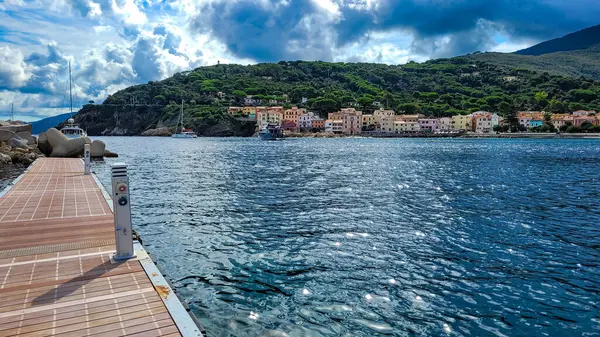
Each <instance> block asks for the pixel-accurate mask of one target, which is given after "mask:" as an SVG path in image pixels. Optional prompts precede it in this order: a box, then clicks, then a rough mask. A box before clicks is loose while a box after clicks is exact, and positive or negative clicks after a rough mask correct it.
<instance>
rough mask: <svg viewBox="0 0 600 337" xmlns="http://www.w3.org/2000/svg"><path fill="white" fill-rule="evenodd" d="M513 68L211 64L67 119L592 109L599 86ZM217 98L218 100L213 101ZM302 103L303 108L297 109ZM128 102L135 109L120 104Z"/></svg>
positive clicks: (126, 129)
mask: <svg viewBox="0 0 600 337" xmlns="http://www.w3.org/2000/svg"><path fill="white" fill-rule="evenodd" d="M515 68H516V67H512V66H511V67H505V66H501V65H497V64H492V63H487V62H481V61H477V60H473V58H472V57H462V58H454V59H439V60H433V61H429V62H425V63H421V64H419V63H408V64H406V65H401V66H390V65H384V64H369V63H327V62H304V61H293V62H279V63H277V64H273V63H263V64H256V65H249V66H241V65H217V66H209V67H200V68H197V69H195V70H193V71H189V72H184V73H179V74H176V75H175V76H173V77H171V78H168V79H165V80H163V81H157V82H150V83H148V84H144V85H136V86H132V87H129V88H127V89H124V90H121V91H119V92H117V93H115V94H114V95H112V96H110V97H108V98H107V99H106V101H105V102H104V103H103V104H102V105H89V106H86V107H84V109H82V110H81V111H80V112H79V113H78V115H77V117H76V119H77V121H78V122H79V123H81V124H82V125H83V126H84V128H87V129H88V131H90V130H91V131H90V134H94V133H104V134H107V133H108V134H119V133H120V134H139V133H141V132H143V131H144V130H145V129H147V128H154V127H160V126H168V125H175V120H176V118H177V112H178V105H177V104H178V103H179V102H181V100H182V99H183V100H185V101H186V102H187V104H186V106H185V113H184V115H185V121H186V124H187V125H188V126H191V127H193V128H194V129H195V131H196V132H199V133H201V134H205V133H203V132H204V131H205V129H206V128H207V127H214V126H215V125H217V126H218V125H220V124H222V123H228V125H229V128H230V129H235V128H237V126H236V125H235V123H236V121H234V120H231V119H230V116H227V115H226V114H225V113H224V112H225V111H226V107H227V106H229V105H240V104H242V101H243V98H244V97H245V96H246V95H252V96H254V97H256V98H260V99H264V100H265V102H267V101H268V100H269V99H275V100H280V101H282V100H286V98H284V96H287V97H288V98H287V100H288V102H287V103H286V105H291V104H294V105H298V106H301V107H306V108H309V109H312V110H314V111H316V112H318V113H319V114H321V115H323V116H324V115H326V114H327V113H328V112H331V111H336V110H338V109H340V108H341V107H344V106H348V105H351V104H359V106H360V108H361V109H362V110H363V111H366V112H368V111H372V110H373V109H375V108H377V106H376V103H375V102H380V103H381V105H383V106H384V107H387V108H392V109H395V110H396V112H397V113H400V112H406V113H414V112H422V113H424V114H426V115H430V116H449V115H453V114H467V113H469V112H472V111H477V110H488V111H498V112H501V113H503V114H508V113H509V112H511V111H516V110H529V109H533V110H541V109H546V110H550V111H556V112H563V111H571V110H577V109H600V99H599V98H600V83H596V82H594V81H591V80H584V79H575V78H568V77H562V76H555V75H550V74H548V73H537V72H532V71H529V70H524V69H515ZM218 92H222V93H224V94H225V96H224V97H222V98H219V97H218V95H217V93H218ZM303 97H304V98H307V99H308V101H307V102H306V103H305V104H300V102H301V101H302V98H303ZM131 102H139V103H142V104H139V103H138V105H136V106H132V105H128V104H130V103H131ZM118 116H120V117H118ZM117 118H119V120H120V121H119V122H118V123H119V124H117ZM115 128H117V129H118V130H116V129H115ZM217 128H218V127H217ZM107 130H108V132H107ZM111 130H113V131H111ZM114 130H116V131H117V132H115V131H114ZM231 134H236V133H235V132H231Z"/></svg>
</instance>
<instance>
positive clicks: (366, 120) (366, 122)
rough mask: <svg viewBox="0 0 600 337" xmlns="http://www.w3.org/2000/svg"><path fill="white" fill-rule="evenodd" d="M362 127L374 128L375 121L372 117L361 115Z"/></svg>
mask: <svg viewBox="0 0 600 337" xmlns="http://www.w3.org/2000/svg"><path fill="white" fill-rule="evenodd" d="M361 120H362V127H363V128H366V129H368V128H369V127H371V126H373V127H374V126H376V124H377V121H376V119H375V116H374V115H362V117H361Z"/></svg>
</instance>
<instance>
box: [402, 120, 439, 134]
mask: <svg viewBox="0 0 600 337" xmlns="http://www.w3.org/2000/svg"><path fill="white" fill-rule="evenodd" d="M409 123H414V122H409ZM418 123H419V127H420V128H421V131H423V132H436V131H438V129H439V126H438V119H437V118H419V119H418Z"/></svg>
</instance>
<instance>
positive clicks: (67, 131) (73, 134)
mask: <svg viewBox="0 0 600 337" xmlns="http://www.w3.org/2000/svg"><path fill="white" fill-rule="evenodd" d="M60 132H62V134H63V135H65V136H67V138H71V139H72V138H79V137H87V133H86V132H85V131H83V129H82V128H80V127H79V126H77V124H75V120H74V119H73V118H69V119H68V120H67V125H66V126H64V127H63V128H62V129H61V130H60Z"/></svg>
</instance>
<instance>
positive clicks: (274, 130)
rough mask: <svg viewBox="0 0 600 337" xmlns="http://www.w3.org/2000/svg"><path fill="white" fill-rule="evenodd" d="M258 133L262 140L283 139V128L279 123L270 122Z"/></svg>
mask: <svg viewBox="0 0 600 337" xmlns="http://www.w3.org/2000/svg"><path fill="white" fill-rule="evenodd" d="M258 135H259V136H260V139H262V140H282V139H283V129H282V128H281V126H279V125H277V124H268V125H266V126H265V127H263V128H262V129H261V130H260V131H259V132H258Z"/></svg>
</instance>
